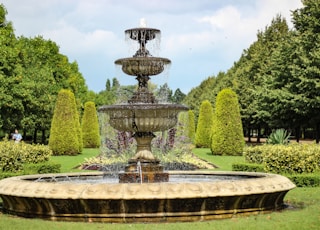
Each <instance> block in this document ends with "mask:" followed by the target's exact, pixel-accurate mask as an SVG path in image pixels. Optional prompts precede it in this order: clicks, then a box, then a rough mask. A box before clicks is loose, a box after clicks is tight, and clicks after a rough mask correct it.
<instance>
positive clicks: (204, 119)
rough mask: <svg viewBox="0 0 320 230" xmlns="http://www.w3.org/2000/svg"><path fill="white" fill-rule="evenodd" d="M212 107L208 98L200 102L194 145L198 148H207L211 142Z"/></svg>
mask: <svg viewBox="0 0 320 230" xmlns="http://www.w3.org/2000/svg"><path fill="white" fill-rule="evenodd" d="M212 120H213V108H212V106H211V103H210V102H209V101H208V100H205V101H203V102H202V103H201V106H200V110H199V119H198V125H197V130H196V136H195V145H196V147H198V148H209V147H210V144H211V129H212Z"/></svg>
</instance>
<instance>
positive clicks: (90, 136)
mask: <svg viewBox="0 0 320 230" xmlns="http://www.w3.org/2000/svg"><path fill="white" fill-rule="evenodd" d="M81 128H82V140H83V146H84V147H85V148H98V147H100V134H99V122H98V116H97V111H96V106H95V104H94V102H92V101H88V102H86V103H85V104H84V113H83V117H82V122H81Z"/></svg>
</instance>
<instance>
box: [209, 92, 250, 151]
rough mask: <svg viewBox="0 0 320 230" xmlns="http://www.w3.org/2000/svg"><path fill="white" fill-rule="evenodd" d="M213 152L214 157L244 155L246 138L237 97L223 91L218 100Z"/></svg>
mask: <svg viewBox="0 0 320 230" xmlns="http://www.w3.org/2000/svg"><path fill="white" fill-rule="evenodd" d="M211 141H212V142H211V152H212V153H213V154H214V155H227V156H232V155H242V152H243V148H244V144H245V143H244V136H243V129H242V123H241V117H240V109H239V103H238V98H237V95H236V93H235V92H234V91H232V90H231V89H223V90H221V92H219V94H218V96H217V99H216V107H215V113H214V120H213V126H212V139H211Z"/></svg>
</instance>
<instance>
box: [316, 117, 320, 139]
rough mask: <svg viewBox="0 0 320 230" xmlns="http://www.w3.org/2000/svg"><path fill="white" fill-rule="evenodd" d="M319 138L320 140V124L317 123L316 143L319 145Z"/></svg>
mask: <svg viewBox="0 0 320 230" xmlns="http://www.w3.org/2000/svg"><path fill="white" fill-rule="evenodd" d="M319 138H320V122H317V124H316V143H317V144H319Z"/></svg>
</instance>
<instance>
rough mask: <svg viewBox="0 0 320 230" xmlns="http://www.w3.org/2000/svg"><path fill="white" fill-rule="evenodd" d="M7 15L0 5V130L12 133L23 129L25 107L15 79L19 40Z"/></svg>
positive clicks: (17, 80)
mask: <svg viewBox="0 0 320 230" xmlns="http://www.w3.org/2000/svg"><path fill="white" fill-rule="evenodd" d="M6 15H7V10H6V8H5V7H4V5H3V4H0V128H1V129H4V130H5V131H6V132H8V133H10V131H11V132H13V130H14V129H15V128H18V129H20V128H21V125H20V120H21V119H22V117H23V105H22V103H21V101H19V100H16V99H15V93H17V91H16V85H17V84H19V78H18V77H17V78H16V77H15V70H16V62H15V61H16V60H17V58H18V51H17V50H16V49H15V48H14V47H15V44H16V42H17V40H16V37H15V35H14V30H13V26H12V23H11V22H8V21H7V20H6ZM13 86H15V87H13Z"/></svg>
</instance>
